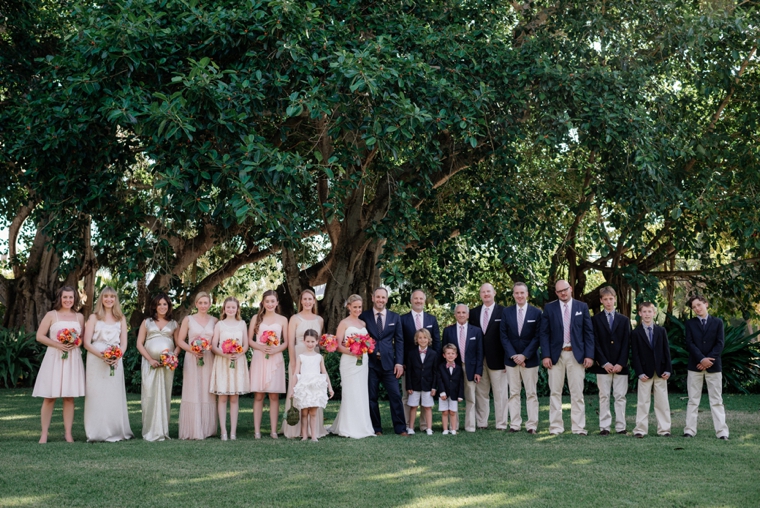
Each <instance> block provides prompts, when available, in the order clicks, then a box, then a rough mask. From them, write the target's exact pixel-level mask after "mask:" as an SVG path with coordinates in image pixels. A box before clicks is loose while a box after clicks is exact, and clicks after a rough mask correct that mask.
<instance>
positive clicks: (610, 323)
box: [607, 312, 612, 331]
mask: <svg viewBox="0 0 760 508" xmlns="http://www.w3.org/2000/svg"><path fill="white" fill-rule="evenodd" d="M607 324H608V325H609V327H610V331H612V312H608V313H607Z"/></svg>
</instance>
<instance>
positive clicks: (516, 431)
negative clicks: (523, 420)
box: [509, 428, 520, 434]
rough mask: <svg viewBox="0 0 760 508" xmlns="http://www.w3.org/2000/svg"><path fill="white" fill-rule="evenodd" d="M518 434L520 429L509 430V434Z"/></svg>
mask: <svg viewBox="0 0 760 508" xmlns="http://www.w3.org/2000/svg"><path fill="white" fill-rule="evenodd" d="M518 432H520V429H512V428H510V429H509V433H510V434H516V433H518Z"/></svg>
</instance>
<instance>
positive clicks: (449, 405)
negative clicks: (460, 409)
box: [438, 397, 457, 413]
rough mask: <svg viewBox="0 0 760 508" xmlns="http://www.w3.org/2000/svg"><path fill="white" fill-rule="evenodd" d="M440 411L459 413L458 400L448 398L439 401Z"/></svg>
mask: <svg viewBox="0 0 760 508" xmlns="http://www.w3.org/2000/svg"><path fill="white" fill-rule="evenodd" d="M438 411H440V412H442V413H443V412H444V411H453V412H455V413H456V412H457V399H452V398H449V397H446V400H443V399H441V398H439V399H438Z"/></svg>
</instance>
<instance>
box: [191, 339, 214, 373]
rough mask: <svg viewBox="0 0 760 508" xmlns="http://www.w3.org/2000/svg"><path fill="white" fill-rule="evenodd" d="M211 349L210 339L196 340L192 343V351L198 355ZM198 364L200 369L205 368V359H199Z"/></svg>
mask: <svg viewBox="0 0 760 508" xmlns="http://www.w3.org/2000/svg"><path fill="white" fill-rule="evenodd" d="M210 349H211V343H210V342H209V341H208V339H204V338H203V337H201V338H200V339H195V340H194V341H192V342H191V343H190V350H191V351H192V352H193V353H196V354H198V353H202V352H204V351H208V350H210ZM196 364H197V365H198V367H203V366H204V365H205V362H204V361H203V358H198V362H197V363H196Z"/></svg>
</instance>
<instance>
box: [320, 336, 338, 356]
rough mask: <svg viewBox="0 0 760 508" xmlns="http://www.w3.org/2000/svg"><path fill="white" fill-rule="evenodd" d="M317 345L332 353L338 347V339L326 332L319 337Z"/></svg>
mask: <svg viewBox="0 0 760 508" xmlns="http://www.w3.org/2000/svg"><path fill="white" fill-rule="evenodd" d="M319 347H321V348H322V349H324V350H325V351H327V352H328V353H334V352H335V351H336V350H337V349H338V339H337V338H335V335H330V334H329V333H326V334H324V335H322V337H321V338H320V339H319Z"/></svg>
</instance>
